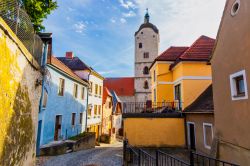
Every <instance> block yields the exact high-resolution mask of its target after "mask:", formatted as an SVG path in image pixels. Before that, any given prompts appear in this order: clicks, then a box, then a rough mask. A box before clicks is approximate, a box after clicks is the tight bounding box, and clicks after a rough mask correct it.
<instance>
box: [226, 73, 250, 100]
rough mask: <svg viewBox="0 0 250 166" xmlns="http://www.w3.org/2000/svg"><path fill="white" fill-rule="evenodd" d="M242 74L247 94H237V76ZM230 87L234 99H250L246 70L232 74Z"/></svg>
mask: <svg viewBox="0 0 250 166" xmlns="http://www.w3.org/2000/svg"><path fill="white" fill-rule="evenodd" d="M241 75H242V76H243V80H244V88H245V96H237V87H236V82H235V78H236V77H239V76H241ZM230 89H231V98H232V100H245V99H248V90H247V79H246V71H245V70H241V71H239V72H236V73H234V74H231V75H230Z"/></svg>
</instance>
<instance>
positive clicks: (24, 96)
mask: <svg viewBox="0 0 250 166" xmlns="http://www.w3.org/2000/svg"><path fill="white" fill-rule="evenodd" d="M0 57H1V58H0V101H1V102H0V165H3V166H5V165H34V162H35V147H36V146H35V145H36V128H37V117H38V108H39V100H40V94H41V86H40V85H36V80H37V79H38V78H40V79H41V74H40V72H39V67H38V64H37V62H36V61H35V60H34V59H33V57H32V55H31V54H30V53H29V52H28V51H27V49H26V48H25V47H24V45H23V44H22V43H21V42H20V41H19V39H18V38H17V37H16V35H15V34H14V33H13V32H12V31H11V29H10V28H9V27H8V26H7V24H6V23H5V22H4V21H3V19H2V18H0Z"/></svg>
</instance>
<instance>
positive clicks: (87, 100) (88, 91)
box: [85, 71, 91, 132]
mask: <svg viewBox="0 0 250 166" xmlns="http://www.w3.org/2000/svg"><path fill="white" fill-rule="evenodd" d="M90 74H91V71H90V72H89V74H88V82H89V76H90ZM86 108H87V109H86V124H85V132H87V128H88V126H87V125H88V123H87V121H88V110H89V87H88V90H87V107H86Z"/></svg>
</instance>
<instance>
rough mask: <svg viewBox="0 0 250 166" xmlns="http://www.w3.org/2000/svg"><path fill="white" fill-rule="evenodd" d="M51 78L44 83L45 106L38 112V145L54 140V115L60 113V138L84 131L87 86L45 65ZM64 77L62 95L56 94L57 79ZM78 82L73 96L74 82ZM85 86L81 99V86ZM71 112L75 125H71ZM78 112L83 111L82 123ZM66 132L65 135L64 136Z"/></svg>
mask: <svg viewBox="0 0 250 166" xmlns="http://www.w3.org/2000/svg"><path fill="white" fill-rule="evenodd" d="M47 68H48V70H49V72H50V75H51V80H50V83H49V84H46V85H45V89H46V91H47V92H48V101H47V106H46V108H42V110H41V111H40V113H39V120H42V128H41V136H40V146H41V145H44V144H47V143H49V142H51V141H54V133H55V121H56V115H62V127H61V136H60V137H61V138H62V139H66V137H67V138H69V137H71V136H74V135H77V133H78V134H79V133H81V132H83V131H85V127H86V106H87V87H86V85H83V84H79V83H78V82H76V81H74V80H73V79H71V78H69V77H67V76H66V75H65V74H63V73H62V72H61V71H59V70H57V69H55V68H54V67H51V66H49V65H48V66H47ZM60 78H63V79H65V90H64V96H58V86H59V79H60ZM75 83H76V84H78V97H77V98H75V97H74V96H73V87H74V84H75ZM83 86H84V87H85V91H84V93H85V94H84V96H85V97H84V100H82V99H81V93H82V87H83ZM72 113H76V118H75V126H74V127H73V126H72V125H71V119H72ZM80 113H83V117H82V124H80ZM66 132H67V136H66Z"/></svg>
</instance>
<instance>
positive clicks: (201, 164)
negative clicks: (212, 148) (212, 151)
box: [190, 152, 239, 166]
mask: <svg viewBox="0 0 250 166" xmlns="http://www.w3.org/2000/svg"><path fill="white" fill-rule="evenodd" d="M190 165H197V166H217V165H218V166H220V165H222V166H239V165H237V164H233V163H229V162H227V161H223V160H218V159H215V158H211V157H208V156H205V155H202V154H199V153H197V152H190Z"/></svg>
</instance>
